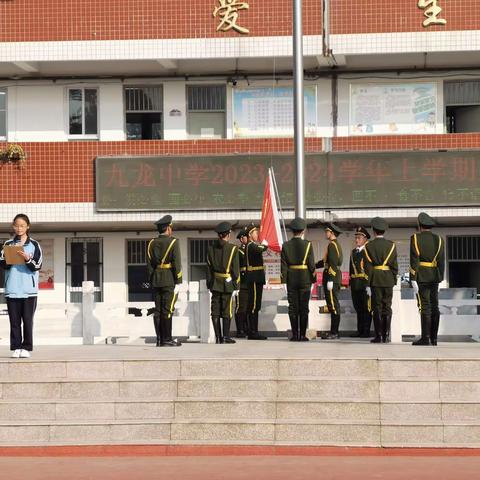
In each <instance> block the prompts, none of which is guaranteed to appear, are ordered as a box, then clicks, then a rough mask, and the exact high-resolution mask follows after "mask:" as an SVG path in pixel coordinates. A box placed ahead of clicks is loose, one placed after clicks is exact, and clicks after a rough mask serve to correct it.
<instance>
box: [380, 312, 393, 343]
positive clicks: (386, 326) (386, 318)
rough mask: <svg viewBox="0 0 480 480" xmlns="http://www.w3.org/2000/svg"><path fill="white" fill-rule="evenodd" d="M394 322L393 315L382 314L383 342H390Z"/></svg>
mask: <svg viewBox="0 0 480 480" xmlns="http://www.w3.org/2000/svg"><path fill="white" fill-rule="evenodd" d="M391 323H392V316H391V315H383V316H382V343H390V324H391Z"/></svg>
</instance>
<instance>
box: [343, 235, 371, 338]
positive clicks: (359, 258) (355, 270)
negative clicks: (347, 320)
mask: <svg viewBox="0 0 480 480" xmlns="http://www.w3.org/2000/svg"><path fill="white" fill-rule="evenodd" d="M355 235H363V236H365V237H366V239H367V240H368V239H370V234H369V233H368V231H367V230H366V229H365V228H363V227H358V228H357V229H356V230H355ZM364 250H365V245H364V246H362V247H356V248H354V249H353V250H352V253H351V254H350V272H349V273H350V291H351V294H352V302H353V307H354V308H355V312H356V313H357V331H358V336H360V337H362V338H368V337H369V336H370V325H371V323H372V313H371V302H370V297H369V296H368V295H367V290H366V288H367V286H368V275H367V273H366V271H365V263H366V261H367V259H366V257H365V251H364Z"/></svg>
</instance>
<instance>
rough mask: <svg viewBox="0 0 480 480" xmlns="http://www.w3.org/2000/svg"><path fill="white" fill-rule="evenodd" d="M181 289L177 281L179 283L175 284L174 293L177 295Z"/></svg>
mask: <svg viewBox="0 0 480 480" xmlns="http://www.w3.org/2000/svg"><path fill="white" fill-rule="evenodd" d="M179 291H180V284H179V283H177V284H176V285H175V288H174V289H173V294H174V295H177V294H178V292H179Z"/></svg>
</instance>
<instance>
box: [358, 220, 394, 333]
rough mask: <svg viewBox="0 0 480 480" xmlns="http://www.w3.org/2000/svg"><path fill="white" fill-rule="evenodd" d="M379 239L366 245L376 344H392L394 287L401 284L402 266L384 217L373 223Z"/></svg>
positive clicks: (368, 288) (369, 291) (369, 293)
mask: <svg viewBox="0 0 480 480" xmlns="http://www.w3.org/2000/svg"><path fill="white" fill-rule="evenodd" d="M372 228H373V232H374V234H375V238H374V239H373V240H371V241H370V242H368V243H367V244H366V245H365V256H366V258H367V260H368V262H367V264H366V270H367V275H368V285H369V286H368V287H367V292H368V295H369V296H371V302H372V310H373V325H374V327H375V338H373V339H372V340H371V342H372V343H380V342H383V343H388V342H390V324H391V322H392V297H393V287H394V286H395V285H396V283H397V274H398V263H397V249H396V247H395V243H393V242H392V241H390V240H387V239H386V238H383V234H384V233H385V231H386V230H387V228H388V224H387V222H386V221H385V220H384V219H383V218H380V217H375V218H374V219H373V220H372Z"/></svg>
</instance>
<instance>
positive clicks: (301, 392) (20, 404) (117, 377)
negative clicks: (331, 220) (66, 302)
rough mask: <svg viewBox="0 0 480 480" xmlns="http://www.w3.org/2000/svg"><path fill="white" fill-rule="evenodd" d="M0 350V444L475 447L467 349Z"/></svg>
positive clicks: (479, 397)
mask: <svg viewBox="0 0 480 480" xmlns="http://www.w3.org/2000/svg"><path fill="white" fill-rule="evenodd" d="M9 353H10V352H9V351H8V349H7V348H6V347H2V348H1V349H0V356H1V358H0V383H1V390H0V393H1V399H0V426H1V428H0V445H2V446H6V445H72V444H79V445H85V444H92V445H98V444H170V445H175V444H189V445H193V444H216V445H218V444H223V445H227V444H228V445H338V446H345V445H349V446H373V447H379V446H384V447H477V448H478V447H480V345H479V344H475V343H464V344H460V343H449V344H442V345H440V346H438V347H413V346H411V345H400V344H399V345H392V344H390V345H373V344H369V343H366V342H364V341H360V340H358V341H355V340H352V341H348V340H342V341H340V342H326V341H320V340H316V341H313V342H309V343H292V342H288V341H286V340H272V339H271V340H268V341H266V342H261V341H246V340H240V341H238V343H237V344H235V345H209V344H186V345H184V346H182V347H181V348H156V347H155V346H153V345H145V344H142V345H140V344H139V345H134V344H130V345H95V346H58V347H56V346H45V347H38V348H36V349H35V351H34V353H33V357H32V358H31V359H27V360H25V359H21V360H11V359H9V358H8V357H9Z"/></svg>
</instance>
